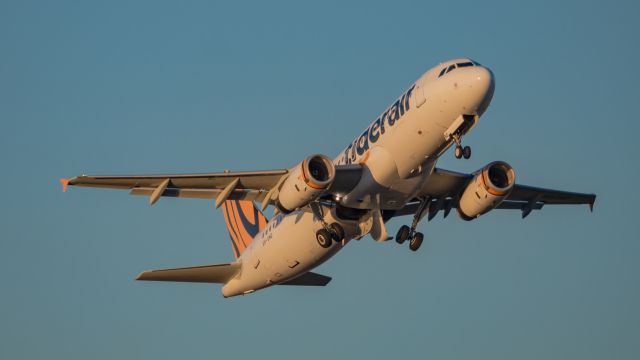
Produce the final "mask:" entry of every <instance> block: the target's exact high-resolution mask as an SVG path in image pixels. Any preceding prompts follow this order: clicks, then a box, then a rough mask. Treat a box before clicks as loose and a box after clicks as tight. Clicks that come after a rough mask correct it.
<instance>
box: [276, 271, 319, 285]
mask: <svg viewBox="0 0 640 360" xmlns="http://www.w3.org/2000/svg"><path fill="white" fill-rule="evenodd" d="M329 281H331V278H330V277H328V276H324V275H320V274H316V273H314V272H311V271H309V272H308V273H306V274H303V275H300V276H298V277H297V278H295V279H293V280H289V281H287V282H283V283H281V284H279V285H298V286H325V285H327V284H328V283H329Z"/></svg>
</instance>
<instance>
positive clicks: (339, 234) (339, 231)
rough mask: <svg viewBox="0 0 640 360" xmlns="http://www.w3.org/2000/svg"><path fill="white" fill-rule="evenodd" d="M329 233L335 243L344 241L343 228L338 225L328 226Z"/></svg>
mask: <svg viewBox="0 0 640 360" xmlns="http://www.w3.org/2000/svg"><path fill="white" fill-rule="evenodd" d="M329 233H330V234H331V237H332V238H333V240H334V241H335V242H340V241H342V240H344V228H343V227H342V226H341V225H340V224H338V223H332V224H331V225H329Z"/></svg>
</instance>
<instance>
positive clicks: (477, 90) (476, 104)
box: [467, 66, 495, 115]
mask: <svg viewBox="0 0 640 360" xmlns="http://www.w3.org/2000/svg"><path fill="white" fill-rule="evenodd" d="M468 70H469V72H470V74H468V75H467V76H468V78H469V80H468V82H469V92H470V94H469V95H470V96H469V97H470V100H471V103H472V107H473V108H475V110H476V113H477V114H478V115H482V114H483V113H484V112H485V111H486V110H487V108H488V107H489V104H490V103H491V99H492V98H493V92H494V90H495V78H494V76H493V72H491V70H489V69H488V68H486V67H484V66H474V67H472V68H469V69H468Z"/></svg>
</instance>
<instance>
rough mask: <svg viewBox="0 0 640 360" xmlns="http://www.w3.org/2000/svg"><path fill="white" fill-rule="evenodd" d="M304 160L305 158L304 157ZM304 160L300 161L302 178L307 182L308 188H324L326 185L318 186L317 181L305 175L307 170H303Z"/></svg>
mask: <svg viewBox="0 0 640 360" xmlns="http://www.w3.org/2000/svg"><path fill="white" fill-rule="evenodd" d="M305 161H306V159H305ZM304 168H305V166H304V161H303V162H302V180H304V183H305V184H307V185H308V186H309V187H310V188H312V189H316V190H324V189H326V186H320V185H319V184H318V183H315V182H314V181H313V180H312V179H311V178H309V177H308V176H307V172H306V171H304Z"/></svg>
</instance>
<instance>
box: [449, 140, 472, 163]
mask: <svg viewBox="0 0 640 360" xmlns="http://www.w3.org/2000/svg"><path fill="white" fill-rule="evenodd" d="M452 137H453V141H454V142H455V143H456V150H455V152H454V155H455V156H456V159H460V158H465V159H469V158H470V157H471V148H470V147H469V146H465V147H462V142H461V139H460V136H459V135H453V136H452Z"/></svg>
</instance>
